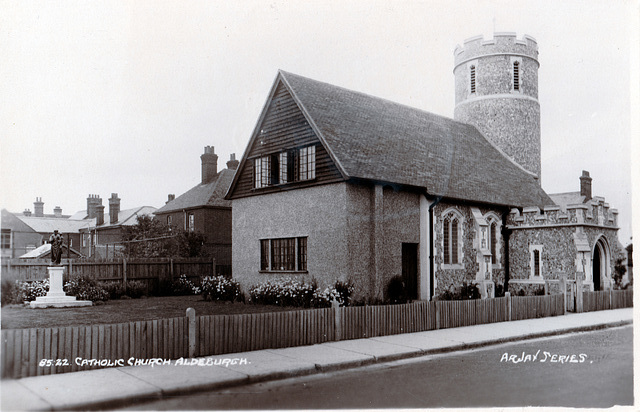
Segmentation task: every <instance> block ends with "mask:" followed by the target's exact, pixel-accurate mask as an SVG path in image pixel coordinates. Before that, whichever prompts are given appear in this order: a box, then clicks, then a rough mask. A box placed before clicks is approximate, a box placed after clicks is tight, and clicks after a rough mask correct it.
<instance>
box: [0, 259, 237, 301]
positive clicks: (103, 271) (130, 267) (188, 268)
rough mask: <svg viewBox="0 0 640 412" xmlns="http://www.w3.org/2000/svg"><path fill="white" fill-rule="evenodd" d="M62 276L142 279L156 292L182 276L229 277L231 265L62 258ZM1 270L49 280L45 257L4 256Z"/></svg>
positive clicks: (14, 277)
mask: <svg viewBox="0 0 640 412" xmlns="http://www.w3.org/2000/svg"><path fill="white" fill-rule="evenodd" d="M62 264H63V266H65V273H64V277H65V280H68V279H70V278H72V277H76V276H87V277H90V278H92V279H96V280H98V281H104V282H119V283H123V284H126V283H127V282H128V281H138V282H143V283H144V284H145V285H146V289H147V293H148V294H155V293H156V292H157V291H158V288H159V287H161V285H162V283H163V282H164V283H170V282H172V281H173V280H174V279H177V278H178V277H180V276H182V275H185V276H186V277H187V278H189V279H190V280H192V281H197V280H198V279H199V278H200V277H202V276H209V275H212V274H216V275H223V276H231V266H230V265H220V264H219V263H218V262H216V260H215V259H201V258H189V259H186V258H185V259H167V258H154V259H125V258H119V259H98V260H68V259H63V260H62ZM1 265H2V266H1V268H0V270H1V271H2V279H3V280H9V281H14V280H23V281H34V280H43V279H48V277H49V274H48V272H47V267H48V266H51V262H50V261H49V260H48V259H30V260H25V259H3V260H2V263H1Z"/></svg>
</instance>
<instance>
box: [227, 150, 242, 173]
mask: <svg viewBox="0 0 640 412" xmlns="http://www.w3.org/2000/svg"><path fill="white" fill-rule="evenodd" d="M239 164H240V162H239V161H238V160H236V154H235V153H231V157H230V158H229V161H228V162H227V169H231V170H235V169H237V168H238V165H239Z"/></svg>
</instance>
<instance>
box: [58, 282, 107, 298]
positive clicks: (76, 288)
mask: <svg viewBox="0 0 640 412" xmlns="http://www.w3.org/2000/svg"><path fill="white" fill-rule="evenodd" d="M64 291H65V293H67V294H68V295H71V296H75V297H76V298H77V299H78V300H90V301H92V302H98V301H106V300H109V292H107V290H106V289H104V288H103V287H102V286H101V285H100V284H98V282H96V280H95V279H93V278H90V277H86V276H79V277H76V278H73V279H71V280H69V281H68V282H67V283H65V284H64Z"/></svg>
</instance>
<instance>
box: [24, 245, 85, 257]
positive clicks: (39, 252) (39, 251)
mask: <svg viewBox="0 0 640 412" xmlns="http://www.w3.org/2000/svg"><path fill="white" fill-rule="evenodd" d="M62 249H63V252H62V256H64V257H66V256H67V245H62ZM70 250H71V252H72V253H73V255H74V257H76V256H82V254H81V253H80V252H78V251H77V250H75V249H73V248H71V249H70ZM49 254H51V244H50V243H45V244H44V245H40V246H38V247H37V248H35V249H33V250H31V251H29V252H27V253H25V254H24V255H22V256H20V259H37V258H43V257H46V256H47V255H49Z"/></svg>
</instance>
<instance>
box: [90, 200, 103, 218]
mask: <svg viewBox="0 0 640 412" xmlns="http://www.w3.org/2000/svg"><path fill="white" fill-rule="evenodd" d="M98 205H102V199H100V196H98V195H89V197H87V217H88V218H89V219H94V218H95V217H96V215H97V212H96V207H97V206H98Z"/></svg>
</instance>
